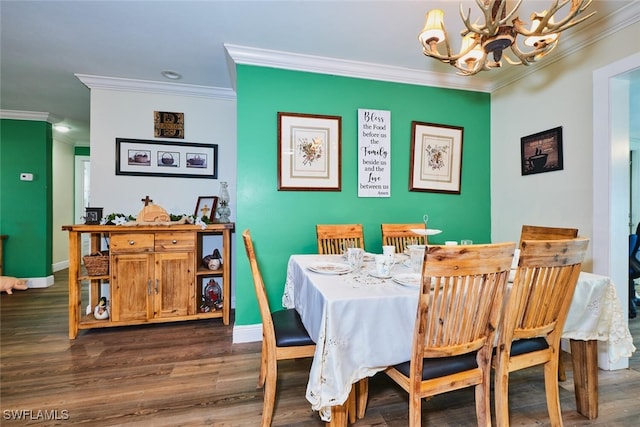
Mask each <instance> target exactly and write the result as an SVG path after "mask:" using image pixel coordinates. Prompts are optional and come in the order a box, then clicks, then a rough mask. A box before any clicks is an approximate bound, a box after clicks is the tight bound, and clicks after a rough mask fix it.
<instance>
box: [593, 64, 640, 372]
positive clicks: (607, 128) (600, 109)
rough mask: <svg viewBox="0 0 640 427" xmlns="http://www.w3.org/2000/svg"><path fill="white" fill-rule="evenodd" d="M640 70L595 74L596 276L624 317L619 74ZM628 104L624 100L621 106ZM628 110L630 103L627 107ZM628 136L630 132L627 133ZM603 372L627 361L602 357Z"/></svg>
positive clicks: (617, 67)
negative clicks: (606, 282)
mask: <svg viewBox="0 0 640 427" xmlns="http://www.w3.org/2000/svg"><path fill="white" fill-rule="evenodd" d="M637 68H640V53H637V54H634V55H631V56H629V57H627V58H624V59H621V60H619V61H617V62H614V63H612V64H609V65H607V66H605V67H602V68H600V69H597V70H595V71H594V72H593V232H592V238H591V245H592V251H593V272H594V273H596V274H601V275H604V276H609V277H611V279H612V280H613V283H615V285H616V292H617V294H618V298H619V299H620V301H621V303H622V305H623V307H622V308H623V310H624V312H625V314H626V313H627V311H628V309H629V292H628V276H627V265H626V260H627V251H628V240H627V239H628V221H629V218H628V213H629V197H628V195H629V179H628V178H629V171H628V170H629V168H628V160H629V144H628V135H627V139H624V137H623V135H621V134H620V132H624V131H621V130H620V128H619V126H616V124H617V122H618V121H619V120H620V117H619V116H620V114H617V115H616V114H615V113H616V112H618V113H619V108H620V107H619V103H620V102H619V101H616V100H615V99H614V97H613V94H614V93H615V94H616V95H617V94H619V93H620V91H621V90H623V89H624V82H623V81H622V79H618V77H619V76H620V75H621V74H624V73H626V72H629V71H631V70H634V69H637ZM622 103H624V100H623V101H622ZM627 105H628V103H627ZM627 108H628V107H627ZM627 133H628V127H627ZM625 159H626V162H627V163H626V164H625ZM599 362H600V363H599V365H600V367H601V368H603V369H624V368H626V367H628V366H629V360H628V359H627V358H623V359H621V360H620V361H619V362H618V363H616V364H610V363H608V361H605V362H606V363H604V366H603V363H602V362H603V358H602V357H599Z"/></svg>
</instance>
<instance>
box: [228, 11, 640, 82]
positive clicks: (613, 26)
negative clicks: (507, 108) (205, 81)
mask: <svg viewBox="0 0 640 427" xmlns="http://www.w3.org/2000/svg"><path fill="white" fill-rule="evenodd" d="M596 16H597V15H596ZM605 18H606V20H607V22H606V25H597V24H598V23H599V21H602V20H604V19H605ZM592 19H593V18H592ZM638 20H640V1H634V2H632V3H629V4H628V5H627V6H625V7H623V8H620V9H619V10H617V11H616V12H614V13H612V14H610V15H607V16H602V17H599V19H598V20H593V22H589V21H586V22H585V23H583V24H581V26H580V27H576V29H577V28H580V33H579V35H578V34H576V33H577V31H575V32H573V33H572V32H570V33H568V34H566V35H565V34H563V39H562V41H561V46H562V51H558V52H556V54H555V55H554V56H553V57H551V58H550V57H545V58H544V60H542V61H541V62H539V63H535V65H532V66H528V67H527V66H511V65H507V66H506V67H505V68H504V69H503V70H502V71H503V72H502V73H500V74H499V75H498V72H496V73H494V74H493V75H492V74H491V72H487V73H484V74H483V75H482V76H478V75H476V76H473V77H463V76H458V75H456V74H455V73H454V72H451V73H436V72H431V71H425V70H416V69H409V68H403V67H394V66H389V65H382V64H375V63H368V62H358V61H349V60H343V59H337V58H329V57H320V56H312V55H304V54H299V53H291V52H282V51H276V50H269V49H260V48H253V47H248V46H239V45H234V44H226V43H225V44H224V48H225V50H226V54H227V58H228V66H229V75H230V76H231V81H232V84H233V87H234V88H235V84H236V83H235V82H236V73H235V67H234V66H233V64H244V65H255V66H262V67H271V68H279V69H285V70H294V71H305V72H311V73H320V74H330V75H337V76H344V77H355V78H361V79H371V80H381V81H389V82H395V83H407V84H415V85H421V86H437V87H444V88H449V89H463V90H473V91H479V92H489V93H491V92H493V91H495V90H497V89H499V88H502V87H504V86H507V85H509V84H511V83H513V82H515V81H517V80H520V79H522V78H524V77H525V76H527V75H529V74H531V73H534V72H536V71H537V70H540V69H541V68H544V67H547V66H549V65H551V64H553V63H555V62H557V61H559V60H561V59H562V58H564V57H566V56H569V55H571V54H573V53H575V52H577V51H579V50H581V49H583V48H585V47H586V46H589V45H591V44H593V43H595V42H597V41H599V40H601V39H603V38H605V37H607V36H609V35H611V34H613V33H615V32H617V31H620V30H621V29H623V28H625V27H627V26H629V25H632V24H634V23H636V22H637V21H638ZM603 28H604V31H603ZM585 35H586V37H585ZM507 67H509V69H507Z"/></svg>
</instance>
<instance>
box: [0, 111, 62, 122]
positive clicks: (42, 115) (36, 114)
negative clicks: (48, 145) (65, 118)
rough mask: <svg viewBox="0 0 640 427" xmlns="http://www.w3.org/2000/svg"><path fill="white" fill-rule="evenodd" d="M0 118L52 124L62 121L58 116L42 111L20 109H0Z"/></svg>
mask: <svg viewBox="0 0 640 427" xmlns="http://www.w3.org/2000/svg"><path fill="white" fill-rule="evenodd" d="M0 119H12V120H32V121H34V122H47V123H51V124H52V125H54V124H56V123H59V122H61V121H62V119H61V118H60V117H58V116H55V115H53V114H51V113H47V112H44V111H20V110H0Z"/></svg>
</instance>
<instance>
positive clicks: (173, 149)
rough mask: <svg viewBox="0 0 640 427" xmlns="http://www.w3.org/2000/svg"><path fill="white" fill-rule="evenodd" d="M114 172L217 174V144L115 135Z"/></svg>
mask: <svg viewBox="0 0 640 427" xmlns="http://www.w3.org/2000/svg"><path fill="white" fill-rule="evenodd" d="M116 175H138V176H174V177H178V178H211V179H216V178H217V177H218V145H217V144H199V143H191V142H169V141H147V140H143V139H127V138H116Z"/></svg>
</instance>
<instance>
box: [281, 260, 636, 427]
mask: <svg viewBox="0 0 640 427" xmlns="http://www.w3.org/2000/svg"><path fill="white" fill-rule="evenodd" d="M327 261H330V262H342V263H344V262H346V261H345V260H344V259H343V258H342V257H340V256H335V255H293V256H291V258H290V260H289V266H288V269H287V281H286V284H285V290H284V295H283V297H282V303H283V305H284V307H286V308H294V307H295V308H296V310H297V311H298V312H299V313H300V316H301V318H302V322H303V324H304V325H305V327H306V329H307V331H308V332H309V335H310V336H311V338H312V339H313V340H314V341H315V342H316V353H315V356H314V359H313V362H312V364H311V371H310V372H309V383H308V385H307V393H306V397H307V400H309V402H311V405H312V407H313V409H314V410H317V411H320V415H321V417H322V419H323V420H325V421H327V420H329V417H330V406H335V405H341V404H342V403H344V402H345V401H346V399H347V397H348V394H349V391H350V390H351V384H353V383H355V382H356V381H358V380H360V379H362V378H365V377H368V376H372V375H374V374H375V373H376V372H379V371H381V370H384V369H385V368H386V367H387V366H390V365H395V364H397V363H401V362H405V361H407V360H409V358H410V353H411V339H412V334H413V326H414V322H415V316H416V307H417V303H418V298H417V296H418V287H408V286H403V285H400V284H397V283H395V282H393V281H392V280H381V279H376V278H373V277H370V276H368V275H366V274H365V275H363V276H358V277H357V276H355V275H353V274H351V273H350V274H345V275H323V274H318V273H313V272H311V271H309V270H308V269H307V267H308V266H310V265H312V264H314V263H317V262H327ZM371 264H372V263H371ZM367 267H368V268H369V269H372V268H373V266H372V265H369V266H366V267H365V268H367ZM410 271H411V270H410V269H409V268H406V267H404V266H403V265H402V264H397V265H396V266H395V267H394V271H393V273H394V274H398V273H407V272H410ZM563 338H571V339H579V340H592V339H596V340H601V341H609V342H610V343H611V344H612V345H611V346H610V351H609V356H610V358H611V359H612V360H614V361H615V360H617V359H618V358H619V357H622V356H626V357H629V356H631V353H632V352H633V351H634V350H635V347H634V346H633V339H632V338H631V334H630V333H629V329H628V328H627V324H626V321H625V319H624V315H623V311H622V308H621V306H620V301H619V300H618V298H617V296H616V292H615V286H614V285H613V284H612V283H611V281H610V280H609V279H608V278H607V277H603V276H596V275H593V274H589V273H581V274H580V278H579V280H578V286H577V288H576V292H575V294H574V298H573V302H572V305H571V308H570V311H569V316H568V319H567V322H566V325H565V329H564V333H563Z"/></svg>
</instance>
